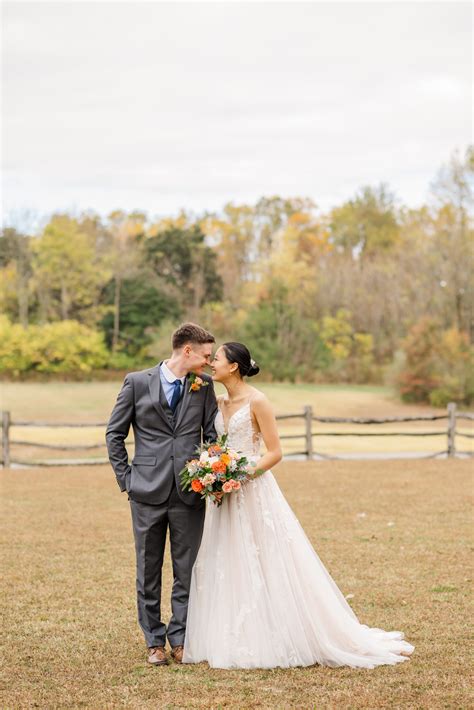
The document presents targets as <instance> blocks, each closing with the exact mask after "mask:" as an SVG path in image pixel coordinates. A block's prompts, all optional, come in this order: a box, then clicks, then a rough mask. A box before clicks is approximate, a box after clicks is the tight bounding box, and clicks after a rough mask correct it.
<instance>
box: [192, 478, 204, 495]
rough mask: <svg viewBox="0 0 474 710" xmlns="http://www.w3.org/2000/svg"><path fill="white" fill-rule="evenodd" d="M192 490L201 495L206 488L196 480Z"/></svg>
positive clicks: (193, 482)
mask: <svg viewBox="0 0 474 710" xmlns="http://www.w3.org/2000/svg"><path fill="white" fill-rule="evenodd" d="M191 488H192V489H193V491H194V492H195V493H200V492H201V491H202V489H203V488H204V486H203V485H202V483H201V481H198V480H197V478H195V479H194V481H192V482H191Z"/></svg>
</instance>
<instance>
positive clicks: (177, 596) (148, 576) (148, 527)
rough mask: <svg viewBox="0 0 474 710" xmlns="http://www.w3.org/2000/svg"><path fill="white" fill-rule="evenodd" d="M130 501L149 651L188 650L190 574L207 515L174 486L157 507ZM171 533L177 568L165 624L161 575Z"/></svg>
mask: <svg viewBox="0 0 474 710" xmlns="http://www.w3.org/2000/svg"><path fill="white" fill-rule="evenodd" d="M129 500H130V507H131V513H132V521H133V534H134V538H135V551H136V560H137V566H136V589H137V608H138V623H139V624H140V627H141V629H142V631H143V634H144V636H145V641H146V643H147V646H148V647H151V646H164V645H165V641H166V638H168V641H169V644H170V646H172V647H173V646H180V645H183V644H184V636H185V630H186V617H187V612H188V598H189V589H190V585H191V572H192V568H193V565H194V562H195V559H196V556H197V553H198V550H199V545H200V544H201V538H202V531H203V527H204V516H205V512H206V509H205V507H202V508H197V509H196V508H191V507H190V506H189V505H186V503H184V502H183V501H182V499H181V498H180V497H179V495H178V491H177V488H176V485H175V484H174V485H173V487H172V489H171V493H170V495H169V498H168V499H167V500H166V501H165V502H164V503H160V504H159V505H150V504H148V503H140V502H138V501H135V500H132V499H131V498H129ZM168 527H169V531H170V546H171V559H172V563H173V577H174V581H173V590H172V594H171V610H172V616H171V619H170V622H169V624H168V627H166V625H165V624H164V623H163V621H162V620H161V569H162V565H163V556H164V551H165V542H166V533H167V529H168Z"/></svg>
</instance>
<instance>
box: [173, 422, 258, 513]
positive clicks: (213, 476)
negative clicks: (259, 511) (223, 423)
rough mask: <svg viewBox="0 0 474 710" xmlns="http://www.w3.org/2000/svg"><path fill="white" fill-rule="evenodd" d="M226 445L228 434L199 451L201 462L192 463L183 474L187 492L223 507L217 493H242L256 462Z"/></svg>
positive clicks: (195, 460)
mask: <svg viewBox="0 0 474 710" xmlns="http://www.w3.org/2000/svg"><path fill="white" fill-rule="evenodd" d="M226 441H227V435H226V434H224V435H223V436H221V437H219V438H218V439H217V441H216V442H215V443H213V444H204V446H202V447H201V448H198V449H197V455H198V458H195V459H192V460H191V461H188V462H187V463H186V466H185V467H184V468H183V470H182V471H181V473H180V474H179V475H180V477H181V486H182V488H183V490H188V491H191V490H192V491H194V492H195V493H200V494H201V498H206V497H208V496H210V497H211V498H212V499H213V501H214V503H216V504H217V505H221V504H222V499H221V500H218V499H217V498H216V497H215V496H214V493H220V492H223V493H225V494H228V493H232V492H233V491H238V490H239V488H240V486H241V482H242V481H243V480H245V478H246V476H247V473H248V471H249V467H250V466H251V464H252V462H250V461H249V460H248V459H247V457H246V456H242V455H241V454H240V453H239V452H238V451H234V449H231V448H229V447H228V446H227V444H226Z"/></svg>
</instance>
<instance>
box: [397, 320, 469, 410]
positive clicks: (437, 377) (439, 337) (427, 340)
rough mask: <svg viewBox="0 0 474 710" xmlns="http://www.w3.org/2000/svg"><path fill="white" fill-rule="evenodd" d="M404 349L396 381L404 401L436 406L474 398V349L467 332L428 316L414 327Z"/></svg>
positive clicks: (465, 401)
mask: <svg viewBox="0 0 474 710" xmlns="http://www.w3.org/2000/svg"><path fill="white" fill-rule="evenodd" d="M402 349H403V353H404V362H403V364H402V366H401V368H400V372H399V374H398V377H397V384H398V388H399V391H400V394H401V397H402V399H403V400H405V401H406V402H429V403H430V404H432V405H433V406H434V407H445V406H446V404H447V403H448V402H458V403H459V404H470V403H471V402H473V401H474V374H473V364H474V362H473V355H474V350H473V348H472V346H470V345H469V339H468V336H467V333H462V332H460V331H458V330H457V329H455V328H451V329H449V330H445V331H443V330H442V329H441V328H440V325H439V323H438V322H437V321H436V320H434V319H433V318H427V317H425V318H423V319H421V320H420V321H419V322H418V323H416V324H415V325H414V326H413V327H412V328H411V330H410V332H409V334H408V336H407V337H406V338H405V339H404V341H403V342H402Z"/></svg>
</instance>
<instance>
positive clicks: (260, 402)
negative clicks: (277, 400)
mask: <svg viewBox="0 0 474 710" xmlns="http://www.w3.org/2000/svg"><path fill="white" fill-rule="evenodd" d="M252 390H253V392H252V395H251V398H250V401H251V403H252V407H255V406H256V407H262V406H264V407H265V406H268V405H270V400H269V399H268V397H267V395H266V394H263V392H262V391H261V390H258V389H257V388H256V387H252Z"/></svg>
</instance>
